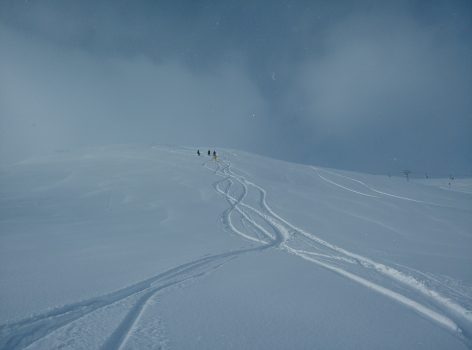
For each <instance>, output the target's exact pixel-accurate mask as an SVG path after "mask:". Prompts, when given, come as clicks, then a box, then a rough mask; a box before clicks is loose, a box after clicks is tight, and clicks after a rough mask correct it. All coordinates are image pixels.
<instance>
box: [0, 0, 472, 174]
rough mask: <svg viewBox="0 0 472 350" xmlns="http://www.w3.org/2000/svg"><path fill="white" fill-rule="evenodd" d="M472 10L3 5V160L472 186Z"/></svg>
mask: <svg viewBox="0 0 472 350" xmlns="http://www.w3.org/2000/svg"><path fill="white" fill-rule="evenodd" d="M471 97H472V2H470V1H467V0H464V1H459V0H457V1H450V0H442V1H437V0H433V1H416V0H398V1H319V0H311V1H291V0H284V1H281V0H271V1H269V0H265V1H264V0H252V1H215V0H214V1H209V0H186V1H183V0H167V1H158V0H155V1H143V0H137V1H130V0H129V1H125V0H114V1H111V0H102V1H98V0H84V1H72V0H25V1H13V0H1V1H0V159H1V161H2V162H12V161H15V160H18V159H22V158H25V157H29V156H32V155H35V154H38V153H44V152H51V151H53V152H55V151H65V150H67V149H69V148H72V147H77V146H89V145H101V144H108V143H134V142H139V143H159V144H169V143H170V144H186V145H195V146H201V147H207V146H208V147H232V148H240V149H245V150H249V151H252V152H256V153H261V154H266V155H270V156H273V157H276V158H281V159H287V160H291V161H295V162H303V163H310V164H320V165H324V166H331V167H337V168H344V169H354V170H359V171H367V172H379V173H387V172H388V173H392V174H399V172H400V171H401V170H402V169H405V168H409V169H411V170H412V171H413V172H414V173H416V174H417V175H418V176H422V175H423V174H424V173H425V172H428V173H429V174H430V175H432V176H435V175H436V176H444V175H448V174H455V175H458V176H471V175H472V98H471Z"/></svg>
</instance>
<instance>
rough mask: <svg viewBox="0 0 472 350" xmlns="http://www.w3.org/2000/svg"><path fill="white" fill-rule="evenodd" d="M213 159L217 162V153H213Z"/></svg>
mask: <svg viewBox="0 0 472 350" xmlns="http://www.w3.org/2000/svg"><path fill="white" fill-rule="evenodd" d="M213 159H214V160H216V151H213Z"/></svg>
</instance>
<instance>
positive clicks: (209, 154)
mask: <svg viewBox="0 0 472 350" xmlns="http://www.w3.org/2000/svg"><path fill="white" fill-rule="evenodd" d="M207 154H208V156H211V152H210V150H208V153H207ZM197 155H198V156H200V150H199V149H197ZM213 159H215V160H216V151H213Z"/></svg>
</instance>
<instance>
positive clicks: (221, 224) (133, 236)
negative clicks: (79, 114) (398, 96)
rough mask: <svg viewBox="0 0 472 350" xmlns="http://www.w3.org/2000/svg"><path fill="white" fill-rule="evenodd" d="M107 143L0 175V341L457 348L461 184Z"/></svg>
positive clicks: (94, 345)
mask: <svg viewBox="0 0 472 350" xmlns="http://www.w3.org/2000/svg"><path fill="white" fill-rule="evenodd" d="M195 151H196V149H190V148H179V147H165V146H152V147H151V146H149V147H147V146H146V147H145V146H113V147H105V148H99V149H86V150H81V151H74V152H63V153H58V154H56V155H54V156H50V157H44V158H37V159H32V160H30V161H24V162H21V163H18V164H15V165H12V166H4V167H3V168H2V170H1V173H0V184H1V193H0V195H1V197H0V324H1V326H0V348H1V349H59V348H60V349H467V348H469V349H470V348H471V346H472V313H471V310H472V229H471V228H472V194H471V192H472V181H470V180H467V179H462V180H456V182H457V183H454V184H452V186H451V188H449V186H448V185H447V180H443V181H440V180H431V181H427V180H422V181H421V182H420V181H414V180H413V181H410V182H407V181H406V180H405V179H403V178H400V177H398V178H396V177H392V178H389V177H386V176H374V175H366V174H359V173H351V172H346V171H339V170H332V169H323V168H319V167H314V166H306V165H298V164H291V163H287V162H282V161H278V160H273V159H269V158H264V157H260V156H256V155H252V154H248V153H244V152H239V151H230V150H226V151H222V152H221V154H220V156H219V158H218V160H217V161H214V160H212V159H211V158H210V157H207V156H206V150H203V151H204V154H205V156H201V157H198V156H197V155H196V152H195Z"/></svg>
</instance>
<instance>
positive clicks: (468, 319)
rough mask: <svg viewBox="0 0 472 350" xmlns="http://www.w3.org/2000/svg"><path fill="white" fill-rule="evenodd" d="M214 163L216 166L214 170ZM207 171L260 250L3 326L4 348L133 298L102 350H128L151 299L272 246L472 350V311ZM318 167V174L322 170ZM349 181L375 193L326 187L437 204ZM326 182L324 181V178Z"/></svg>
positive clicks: (243, 180) (230, 215)
mask: <svg viewBox="0 0 472 350" xmlns="http://www.w3.org/2000/svg"><path fill="white" fill-rule="evenodd" d="M211 165H215V167H212V166H211ZM204 166H205V167H206V168H208V169H209V170H211V171H213V172H214V174H215V175H217V176H220V177H221V178H222V179H220V180H218V181H216V182H215V183H214V184H213V187H214V188H215V190H216V191H217V192H218V193H219V194H221V195H222V196H224V198H225V199H226V201H227V202H228V204H229V208H228V209H227V210H225V211H224V212H223V214H222V215H221V221H222V223H223V225H224V226H225V227H226V229H227V230H228V231H230V232H232V233H233V234H236V235H239V236H241V237H243V238H244V239H246V240H248V241H251V242H253V243H257V246H255V247H250V248H247V249H240V250H235V251H230V252H226V253H221V254H216V255H211V256H206V257H203V258H200V259H197V260H194V261H191V262H188V263H186V264H182V265H180V266H177V267H175V268H172V269H170V270H168V271H166V272H163V273H161V274H159V275H156V276H154V277H151V278H149V279H147V280H145V281H142V282H139V283H136V284H134V285H132V286H129V287H126V288H123V289H120V290H118V291H115V292H113V293H110V294H107V295H103V296H99V297H96V298H92V299H89V300H85V301H82V302H78V303H74V304H69V305H66V306H63V307H60V308H56V309H54V310H51V311H48V312H45V313H43V314H39V315H36V316H33V317H30V318H27V319H24V320H21V321H19V322H15V323H11V324H6V325H2V326H0V349H24V348H26V347H28V346H30V345H32V344H34V343H36V342H38V341H40V340H41V339H43V338H44V337H47V336H48V335H51V334H52V333H53V332H56V331H58V330H60V329H61V328H63V327H66V326H68V325H71V324H72V323H73V322H74V321H76V320H78V319H80V318H82V317H84V316H86V315H88V314H91V313H93V312H95V311H98V310H101V309H103V308H104V307H107V306H110V305H113V304H116V303H120V302H123V301H125V300H129V299H130V298H132V297H133V298H135V299H137V300H136V301H135V302H134V304H133V306H132V307H131V308H130V309H129V310H128V312H127V314H126V315H125V317H124V318H123V320H122V321H121V323H120V324H119V325H118V326H117V328H116V329H115V330H114V332H113V333H112V334H111V335H110V336H109V337H108V338H107V340H106V341H105V343H104V344H103V345H102V347H101V348H102V349H104V350H109V349H120V348H123V346H124V345H125V344H126V342H127V340H128V339H129V337H130V336H132V333H133V329H134V327H135V326H136V324H137V322H139V319H140V317H141V315H142V314H143V312H144V311H145V309H146V307H147V305H148V303H149V301H150V300H152V298H153V297H155V296H156V294H157V293H158V292H160V291H162V290H164V289H166V288H169V287H172V286H175V285H178V284H180V283H183V282H185V281H188V280H192V279H196V278H199V277H201V276H204V275H206V274H208V273H210V272H211V271H213V270H215V269H217V268H219V267H221V266H222V265H224V264H225V263H226V262H228V261H230V260H232V259H235V258H237V257H239V256H241V255H243V254H247V253H250V252H258V251H259V252H261V251H264V250H266V249H269V248H278V249H281V250H284V251H286V252H288V253H290V254H293V255H296V256H298V257H301V258H303V259H305V260H307V261H309V262H312V263H315V264H317V265H318V266H321V267H323V268H325V269H327V270H329V271H332V272H334V273H336V274H338V275H340V276H343V277H345V278H348V279H350V280H352V281H355V282H357V283H359V284H361V285H363V286H364V287H367V288H369V289H371V290H373V291H376V292H378V293H380V294H382V295H384V296H387V297H389V298H391V299H393V300H395V301H396V302H398V303H400V304H402V305H405V306H407V307H409V308H410V309H412V310H414V311H415V312H417V313H418V314H420V315H422V316H423V317H426V318H427V319H429V320H431V321H433V322H435V323H436V324H438V325H440V326H441V327H443V328H444V329H447V330H449V331H450V332H452V333H453V334H455V335H456V336H458V337H459V338H460V339H461V340H462V341H463V342H464V343H465V344H466V345H467V346H468V347H470V348H472V345H471V344H472V343H471V340H470V339H471V338H470V333H471V329H472V326H471V325H472V314H471V312H470V311H469V310H467V309H465V308H463V307H462V306H461V305H459V304H457V303H455V302H454V301H453V300H450V299H448V298H446V297H444V296H442V295H441V294H439V293H438V292H436V291H434V290H432V289H429V288H428V287H427V286H426V285H425V284H423V283H422V282H420V281H419V280H417V279H415V278H414V277H413V276H411V275H406V274H405V273H403V272H401V271H399V270H397V269H394V268H392V267H389V266H386V265H384V264H381V263H378V262H375V261H373V260H371V259H369V258H367V257H364V256H361V255H358V254H355V253H352V252H349V251H347V250H345V249H343V248H341V247H338V246H336V245H334V244H331V243H329V242H326V241H324V240H322V239H321V238H319V237H317V236H315V235H314V234H312V233H309V232H307V231H305V230H303V229H301V228H299V227H297V226H295V225H294V224H292V223H290V222H289V221H288V220H287V219H285V218H283V217H281V216H280V215H278V214H276V213H275V212H274V211H273V210H272V209H271V207H270V206H269V205H268V203H267V192H266V190H265V189H264V188H262V187H261V186H259V185H257V184H255V183H254V182H251V181H249V180H248V178H247V177H245V176H242V175H239V174H236V173H235V170H233V169H232V167H231V163H230V162H229V161H227V160H219V161H217V162H206V163H204ZM314 169H315V170H316V171H318V169H317V168H314ZM237 172H238V173H242V174H244V175H246V176H249V175H248V174H246V173H243V172H242V171H239V170H238V171H237ZM318 174H319V172H318ZM340 176H343V175H340ZM320 177H322V176H320ZM322 179H323V178H322ZM349 179H350V180H352V181H356V182H358V183H360V184H361V185H364V186H365V187H366V188H368V189H369V190H370V191H373V192H374V193H375V194H369V193H362V192H360V191H356V190H353V189H349V188H347V187H346V186H342V185H339V184H336V183H333V182H334V181H331V180H329V179H328V180H329V181H328V182H330V183H332V184H335V185H336V186H338V187H341V188H343V189H345V190H349V191H351V192H356V193H358V194H360V195H364V196H368V197H374V198H375V197H377V198H378V195H379V194H381V195H386V196H391V197H396V198H398V199H403V200H409V201H414V202H420V203H424V204H433V205H434V203H427V202H421V201H417V200H414V199H411V198H406V197H401V196H395V195H392V194H387V193H383V192H381V191H378V190H375V189H373V188H371V187H370V186H368V185H367V184H365V183H363V182H361V181H359V180H355V179H351V178H349ZM323 180H326V178H325V179H323ZM254 190H255V191H256V192H257V195H258V198H259V200H258V202H257V203H255V204H254V203H252V205H251V204H249V203H247V202H245V200H246V198H247V196H248V193H249V191H254ZM236 221H238V222H240V223H241V224H240V225H239V227H238V226H237V224H236V223H235V222H236ZM296 244H302V245H304V246H305V248H304V249H300V248H294V247H293V246H294V245H296ZM349 265H353V266H354V265H355V266H357V267H361V268H362V269H364V270H366V271H370V272H371V273H372V271H375V272H376V273H380V274H382V275H384V276H387V277H389V278H390V279H392V280H395V281H396V282H400V283H402V284H403V285H405V286H406V287H408V288H410V289H412V290H415V291H416V292H419V293H421V294H422V295H424V296H426V297H428V298H429V299H430V300H431V301H432V302H433V304H434V305H435V306H436V309H437V310H433V309H431V308H430V307H428V306H426V305H423V304H421V303H420V302H418V301H415V300H412V299H411V298H409V297H407V296H404V295H402V294H400V293H399V292H397V291H393V290H391V289H388V288H387V287H385V286H381V285H379V284H377V283H374V282H372V281H370V280H368V276H369V274H368V273H367V274H365V276H364V275H363V276H359V275H357V274H355V273H353V272H351V271H349V270H348V269H347V267H348V266H349Z"/></svg>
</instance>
